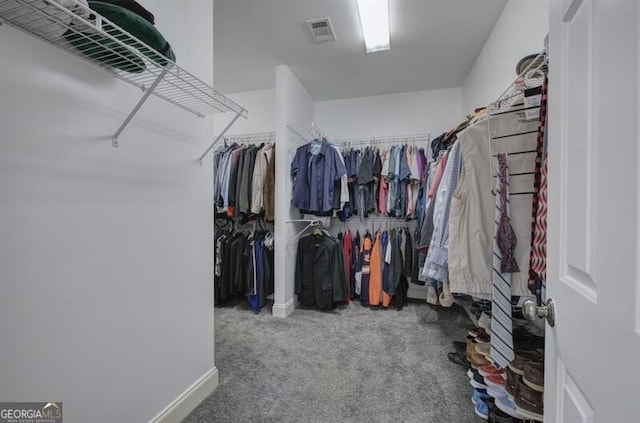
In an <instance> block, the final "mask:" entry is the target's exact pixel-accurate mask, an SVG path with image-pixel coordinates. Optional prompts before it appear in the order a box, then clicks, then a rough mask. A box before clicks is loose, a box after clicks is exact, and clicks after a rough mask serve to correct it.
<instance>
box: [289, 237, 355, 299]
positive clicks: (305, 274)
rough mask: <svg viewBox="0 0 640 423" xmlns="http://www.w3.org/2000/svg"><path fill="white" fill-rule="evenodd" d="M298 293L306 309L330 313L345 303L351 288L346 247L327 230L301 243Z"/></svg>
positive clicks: (298, 251)
mask: <svg viewBox="0 0 640 423" xmlns="http://www.w3.org/2000/svg"><path fill="white" fill-rule="evenodd" d="M295 292H296V294H298V301H299V302H300V304H302V305H304V306H315V307H317V308H319V309H321V310H330V309H332V308H334V307H335V304H336V303H337V302H341V301H344V299H345V298H346V297H347V296H348V292H349V288H348V285H347V278H346V275H345V264H344V255H343V252H342V244H341V243H339V242H338V240H337V239H335V238H333V237H332V236H330V235H329V234H327V233H325V232H323V231H317V232H314V233H313V234H311V235H307V236H304V237H302V238H300V240H299V241H298V250H297V253H296V270H295Z"/></svg>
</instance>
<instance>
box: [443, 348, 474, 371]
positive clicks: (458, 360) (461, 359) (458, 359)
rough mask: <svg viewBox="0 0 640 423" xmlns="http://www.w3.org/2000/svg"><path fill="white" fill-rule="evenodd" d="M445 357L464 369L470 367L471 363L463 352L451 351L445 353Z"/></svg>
mask: <svg viewBox="0 0 640 423" xmlns="http://www.w3.org/2000/svg"><path fill="white" fill-rule="evenodd" d="M447 358H448V359H449V361H451V362H452V363H454V364H457V365H458V366H460V367H462V368H464V369H465V370H467V369H469V368H471V363H469V361H468V360H467V357H465V356H464V352H463V353H460V352H459V351H452V352H450V353H447Z"/></svg>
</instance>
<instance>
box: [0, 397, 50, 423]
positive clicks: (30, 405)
mask: <svg viewBox="0 0 640 423" xmlns="http://www.w3.org/2000/svg"><path fill="white" fill-rule="evenodd" d="M0 423H62V403H61V402H0Z"/></svg>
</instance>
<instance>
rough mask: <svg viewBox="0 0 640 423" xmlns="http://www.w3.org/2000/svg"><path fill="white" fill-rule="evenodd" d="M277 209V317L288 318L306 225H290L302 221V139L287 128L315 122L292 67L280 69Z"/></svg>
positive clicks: (277, 119) (280, 67)
mask: <svg viewBox="0 0 640 423" xmlns="http://www.w3.org/2000/svg"><path fill="white" fill-rule="evenodd" d="M275 92H276V140H277V145H276V181H277V183H276V205H275V206H276V207H275V216H276V217H275V234H274V238H275V263H274V267H275V287H274V304H273V315H274V316H276V317H287V316H288V315H289V314H291V312H293V310H294V308H295V299H294V275H295V258H296V244H295V243H292V244H291V245H289V242H290V241H291V240H293V239H294V237H295V235H296V233H297V231H298V230H300V229H301V228H302V227H303V226H304V225H303V224H297V223H286V221H287V220H289V219H299V218H300V216H299V213H298V211H297V210H295V209H293V207H292V206H291V178H290V168H291V166H290V165H291V160H292V159H293V155H294V154H295V147H296V144H297V143H299V140H298V139H297V138H296V137H295V136H294V135H293V134H292V133H291V131H289V130H288V129H287V125H292V124H296V123H306V124H310V123H311V122H312V121H313V119H314V113H315V112H314V103H313V100H312V99H311V96H310V95H309V93H308V92H307V90H306V89H305V87H304V86H303V85H302V84H301V83H300V81H299V80H298V78H296V76H295V75H294V74H293V72H292V71H291V69H290V68H289V67H288V66H285V65H280V66H276V91H275Z"/></svg>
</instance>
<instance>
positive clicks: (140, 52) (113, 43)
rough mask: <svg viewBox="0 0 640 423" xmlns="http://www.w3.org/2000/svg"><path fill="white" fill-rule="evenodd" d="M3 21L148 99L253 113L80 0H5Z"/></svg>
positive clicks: (202, 111) (0, 3)
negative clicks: (129, 86) (116, 78)
mask: <svg viewBox="0 0 640 423" xmlns="http://www.w3.org/2000/svg"><path fill="white" fill-rule="evenodd" d="M0 20H2V21H4V22H6V23H8V24H10V25H11V26H14V27H16V28H18V29H20V30H22V31H24V32H27V33H29V34H31V35H33V36H35V37H37V38H39V39H41V40H43V41H45V42H47V43H49V44H51V45H53V46H55V47H57V48H59V49H62V50H64V51H66V52H68V53H70V54H72V55H74V56H76V57H79V58H81V59H83V60H85V61H87V62H89V63H91V64H92V65H94V66H97V67H99V68H100V69H103V70H106V71H108V72H110V73H111V74H113V75H114V76H116V77H118V78H119V79H121V80H123V81H125V82H127V83H129V84H131V85H133V86H135V87H137V88H139V89H141V90H142V91H144V92H145V95H144V97H143V99H142V100H146V98H147V97H148V96H149V95H150V94H153V95H155V96H156V97H159V98H161V99H163V100H165V101H167V102H169V103H171V104H173V105H175V106H177V107H180V108H182V109H183V110H186V111H188V112H190V113H193V114H195V115H196V116H199V117H204V116H206V115H210V114H214V113H224V112H234V113H236V114H238V115H240V116H242V117H245V118H246V117H247V111H246V110H245V109H244V108H242V107H241V106H239V105H238V104H236V103H235V102H233V101H232V100H230V99H229V98H227V97H225V96H224V95H223V94H221V93H219V92H217V91H216V90H214V89H213V88H212V87H211V86H209V85H208V84H206V83H205V82H203V81H202V80H200V79H198V78H197V77H195V76H194V75H192V74H191V73H189V72H188V71H186V70H185V69H183V68H181V67H180V66H178V65H177V64H176V63H175V62H174V61H173V60H171V59H169V58H167V57H165V55H163V54H161V53H160V52H158V51H157V50H155V49H153V48H152V47H150V46H149V45H148V44H146V43H144V42H142V41H141V40H139V39H138V38H136V37H134V36H133V35H131V34H130V33H129V32H127V31H125V30H124V29H122V28H120V27H119V26H117V25H116V24H114V23H113V22H111V21H109V20H108V19H107V18H105V17H103V16H101V15H100V14H98V13H96V12H95V11H94V10H91V9H90V8H89V7H87V6H86V5H85V4H83V3H81V2H80V1H78V0H0ZM143 102H144V101H141V103H143ZM141 103H139V104H138V105H137V106H136V108H135V109H134V113H135V112H136V111H137V109H138V108H139V107H140V106H141ZM131 117H132V115H130V116H129V117H128V118H127V120H126V121H125V123H124V124H123V126H122V127H121V128H120V129H119V130H118V132H117V133H116V135H115V136H114V138H115V137H117V135H118V134H119V133H120V131H121V130H122V129H123V128H124V126H126V124H127V123H128V121H129V120H130V119H131Z"/></svg>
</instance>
